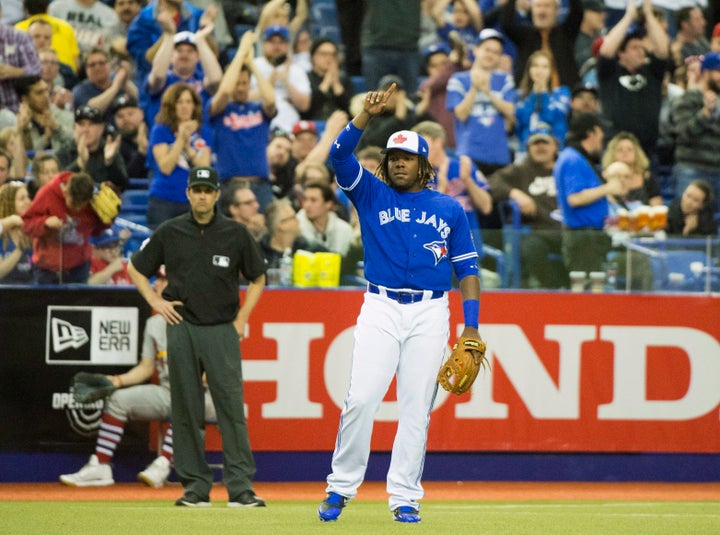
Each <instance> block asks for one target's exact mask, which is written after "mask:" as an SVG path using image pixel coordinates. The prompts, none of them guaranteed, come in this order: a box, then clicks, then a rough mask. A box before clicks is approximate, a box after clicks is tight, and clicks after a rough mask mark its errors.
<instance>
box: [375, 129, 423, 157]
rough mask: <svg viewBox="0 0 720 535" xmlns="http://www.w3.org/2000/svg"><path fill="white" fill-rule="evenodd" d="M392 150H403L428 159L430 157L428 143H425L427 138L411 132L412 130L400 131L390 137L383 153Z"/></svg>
mask: <svg viewBox="0 0 720 535" xmlns="http://www.w3.org/2000/svg"><path fill="white" fill-rule="evenodd" d="M392 149H398V150H403V151H405V152H410V153H412V154H419V155H421V156H426V157H427V155H428V143H427V141H425V138H424V137H422V136H421V135H420V134H418V133H417V132H411V131H410V130H400V131H399V132H395V133H394V134H393V135H391V136H390V139H388V142H387V146H386V147H385V149H384V150H383V153H386V152H388V151H389V150H392Z"/></svg>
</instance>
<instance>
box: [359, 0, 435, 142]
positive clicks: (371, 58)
mask: <svg viewBox="0 0 720 535" xmlns="http://www.w3.org/2000/svg"><path fill="white" fill-rule="evenodd" d="M420 11H421V10H420V0H396V1H394V2H388V1H387V0H365V2H363V19H362V29H361V34H360V43H361V55H362V74H363V77H364V78H365V85H366V86H367V87H380V86H381V84H380V79H381V78H382V77H383V76H385V75H387V74H395V75H397V76H398V77H400V79H401V80H402V81H403V88H404V89H405V90H406V91H407V92H408V93H409V94H410V95H413V94H415V91H416V90H417V79H418V75H419V74H420V59H419V57H418V53H417V51H418V39H419V38H420ZM356 23H357V22H356ZM383 144H384V142H383Z"/></svg>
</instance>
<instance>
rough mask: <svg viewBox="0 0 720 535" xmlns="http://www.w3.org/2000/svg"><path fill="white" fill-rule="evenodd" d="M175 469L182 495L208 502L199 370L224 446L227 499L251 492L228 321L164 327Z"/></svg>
mask: <svg viewBox="0 0 720 535" xmlns="http://www.w3.org/2000/svg"><path fill="white" fill-rule="evenodd" d="M167 339H168V340H167V341H168V355H169V359H168V362H169V369H170V385H171V388H170V394H171V400H172V426H173V448H174V463H175V472H176V473H177V475H178V478H179V479H180V482H181V483H182V485H183V488H184V490H185V492H186V493H193V494H195V495H196V496H197V497H199V498H201V499H203V500H207V499H209V496H210V489H211V488H212V483H213V473H212V469H211V468H210V467H209V466H208V463H207V459H206V457H205V401H204V393H203V392H204V389H203V384H202V374H203V372H205V374H206V378H207V383H208V386H209V388H210V394H211V395H212V399H213V403H214V405H215V412H216V414H217V420H218V427H219V429H220V434H221V436H222V444H223V483H224V484H225V487H226V488H227V491H228V496H229V498H230V500H234V499H236V498H237V497H238V495H239V494H240V493H241V492H243V491H245V490H253V487H252V479H253V477H254V476H255V460H254V459H253V455H252V451H251V449H250V440H249V437H248V429H247V423H246V421H245V407H244V401H243V400H244V396H243V378H242V367H241V361H240V341H239V337H238V334H237V332H236V331H235V327H234V326H233V324H232V323H226V324H221V325H193V324H191V323H189V322H187V321H183V322H181V323H180V324H178V325H168V327H167Z"/></svg>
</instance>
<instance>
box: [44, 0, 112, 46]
mask: <svg viewBox="0 0 720 535" xmlns="http://www.w3.org/2000/svg"><path fill="white" fill-rule="evenodd" d="M48 14H49V15H51V16H53V17H56V18H58V19H61V20H66V21H67V22H68V24H70V26H72V27H73V29H74V30H75V37H77V41H78V46H79V47H80V52H81V53H83V54H87V53H88V52H90V50H92V49H93V48H95V47H104V48H109V47H110V44H111V43H112V31H113V29H114V28H115V26H117V23H118V16H117V14H116V13H115V11H113V9H112V8H111V7H108V5H107V4H104V3H102V2H99V1H98V0H53V1H52V2H51V3H50V7H49V8H48Z"/></svg>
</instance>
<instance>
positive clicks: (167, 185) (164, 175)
mask: <svg viewBox="0 0 720 535" xmlns="http://www.w3.org/2000/svg"><path fill="white" fill-rule="evenodd" d="M201 125H202V102H201V100H200V97H199V96H198V94H197V93H196V92H195V90H194V89H193V88H192V86H190V85H188V84H185V83H180V82H178V83H175V84H173V85H171V86H170V87H168V88H167V89H166V90H165V92H164V93H163V96H162V100H161V102H160V111H159V112H158V114H157V117H156V118H155V125H154V126H153V127H152V130H151V131H150V139H149V141H148V155H147V166H148V168H149V169H150V170H151V171H152V172H153V175H152V181H151V183H150V192H149V193H150V195H149V199H148V209H147V223H148V226H149V227H150V228H153V229H154V228H156V227H157V226H158V225H159V224H160V223H162V222H163V221H165V220H166V219H170V218H172V217H175V216H177V215H180V214H183V213H185V212H187V211H188V209H189V207H190V205H189V204H188V200H187V196H186V195H185V190H186V189H187V181H188V175H189V173H190V168H192V167H198V166H206V165H210V147H209V146H208V144H207V142H206V141H205V140H204V139H203V138H202V137H201V134H200V128H201Z"/></svg>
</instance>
